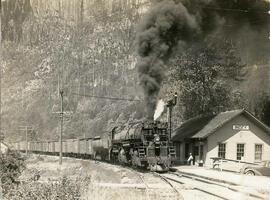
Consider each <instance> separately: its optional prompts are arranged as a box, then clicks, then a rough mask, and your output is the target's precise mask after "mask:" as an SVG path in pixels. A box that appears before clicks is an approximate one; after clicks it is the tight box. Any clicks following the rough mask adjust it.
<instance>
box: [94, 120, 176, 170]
mask: <svg viewBox="0 0 270 200" xmlns="http://www.w3.org/2000/svg"><path fill="white" fill-rule="evenodd" d="M92 145H93V152H94V155H95V158H97V157H99V158H103V159H107V160H110V161H111V162H114V163H121V164H127V165H132V166H135V167H142V168H147V169H150V170H151V171H167V170H169V168H170V167H171V165H172V163H173V161H174V160H175V158H176V155H175V149H174V147H173V145H172V143H171V142H170V137H169V131H168V124H167V123H161V122H158V121H155V122H144V123H143V122H135V123H130V124H129V125H128V126H119V127H115V128H114V129H113V130H112V131H111V133H110V134H109V135H105V136H103V137H101V138H100V139H97V138H96V139H95V140H93V142H92Z"/></svg>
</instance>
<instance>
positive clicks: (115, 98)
mask: <svg viewBox="0 0 270 200" xmlns="http://www.w3.org/2000/svg"><path fill="white" fill-rule="evenodd" d="M71 94H73V95H78V96H85V97H91V98H98V99H109V100H116V101H138V102H141V101H142V100H141V99H129V98H118V97H105V96H98V95H88V94H79V93H74V92H72V93H71Z"/></svg>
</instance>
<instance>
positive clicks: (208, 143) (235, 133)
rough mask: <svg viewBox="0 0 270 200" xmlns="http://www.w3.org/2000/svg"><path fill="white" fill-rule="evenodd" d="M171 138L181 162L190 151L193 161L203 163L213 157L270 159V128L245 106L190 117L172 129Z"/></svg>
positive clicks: (208, 162)
mask: <svg viewBox="0 0 270 200" xmlns="http://www.w3.org/2000/svg"><path fill="white" fill-rule="evenodd" d="M172 141H173V142H174V144H175V146H176V155H177V158H178V161H179V162H180V163H182V164H185V163H186V161H187V159H188V157H189V153H192V155H193V157H194V161H195V163H196V162H197V163H198V162H199V161H201V162H203V163H204V164H205V165H211V164H212V159H211V158H213V157H220V158H225V159H232V160H241V161H245V162H258V161H261V160H270V128H269V127H268V126H266V125H265V124H264V123H262V122H261V121H260V120H258V119H257V118H256V117H255V116H254V115H252V114H251V113H250V112H248V111H246V110H244V109H242V110H232V111H226V112H221V113H219V114H217V115H206V116H199V117H196V118H192V119H190V120H188V121H186V122H184V123H183V124H182V125H181V126H180V127H178V128H177V129H176V130H175V131H174V132H173V134H172Z"/></svg>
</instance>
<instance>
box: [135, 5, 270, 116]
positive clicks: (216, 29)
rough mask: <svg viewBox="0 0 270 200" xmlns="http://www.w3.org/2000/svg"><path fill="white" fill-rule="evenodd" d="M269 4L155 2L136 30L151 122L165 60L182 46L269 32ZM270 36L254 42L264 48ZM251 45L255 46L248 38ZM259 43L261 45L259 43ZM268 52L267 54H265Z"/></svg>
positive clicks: (140, 71)
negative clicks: (213, 37)
mask: <svg viewBox="0 0 270 200" xmlns="http://www.w3.org/2000/svg"><path fill="white" fill-rule="evenodd" d="M269 6H270V4H269V2H266V1H263V0H261V1H260V0H156V1H154V2H153V6H152V8H151V9H150V10H149V12H148V13H147V15H146V16H145V17H144V18H143V19H142V21H141V23H140V25H139V26H138V30H137V39H136V42H137V48H138V49H137V51H138V54H139V60H138V62H137V69H138V73H139V78H140V84H141V86H142V88H143V90H144V95H145V101H146V106H147V114H148V119H153V115H154V110H155V107H156V104H157V98H158V94H159V90H160V87H161V84H162V80H163V79H164V71H165V70H166V69H165V63H166V60H167V59H169V57H170V55H171V53H172V52H173V51H174V50H175V49H176V48H175V47H177V46H179V44H184V43H187V44H190V43H192V42H194V43H195V42H196V43H198V42H200V41H203V40H204V39H205V38H206V37H207V36H209V35H210V36H211V35H217V34H218V36H219V38H220V36H221V37H223V36H230V37H231V38H234V39H235V38H236V40H238V39H240V38H241V35H242V34H243V31H245V32H247V30H248V31H250V33H251V32H252V34H250V35H252V38H254V33H255V35H256V33H257V32H261V33H264V32H265V31H266V32H265V33H267V34H268V32H269V16H270V15H269V14H268V10H269ZM268 37H269V36H268V35H265V38H264V39H262V38H258V39H260V40H258V39H257V40H255V41H256V42H257V47H258V45H259V46H261V47H262V49H267V46H265V44H266V45H268V46H269V39H268ZM249 40H250V41H249V43H250V44H249V45H250V46H251V47H250V49H254V48H252V46H254V45H255V44H254V43H253V42H252V40H251V39H249ZM258 42H259V43H260V44H258ZM264 53H265V52H264Z"/></svg>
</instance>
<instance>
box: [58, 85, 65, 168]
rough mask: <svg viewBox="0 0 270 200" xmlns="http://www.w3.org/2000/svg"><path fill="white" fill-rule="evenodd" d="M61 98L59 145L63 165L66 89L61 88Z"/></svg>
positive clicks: (60, 162)
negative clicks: (64, 100) (64, 99)
mask: <svg viewBox="0 0 270 200" xmlns="http://www.w3.org/2000/svg"><path fill="white" fill-rule="evenodd" d="M60 98H61V112H60V117H61V121H60V137H59V145H60V151H59V164H60V165H62V150H63V149H62V144H63V141H62V136H63V118H64V108H63V98H64V91H63V90H60Z"/></svg>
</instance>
